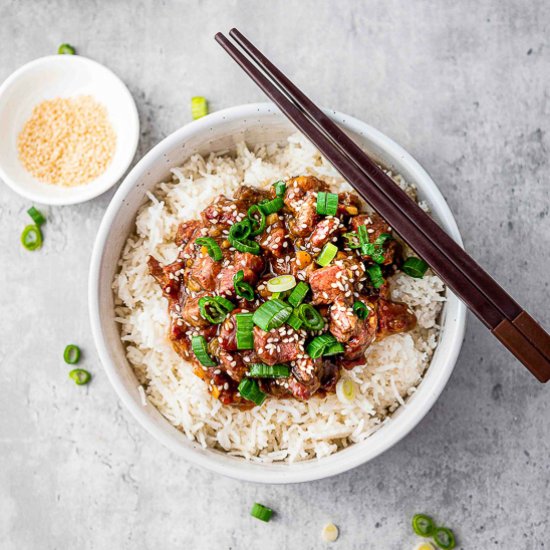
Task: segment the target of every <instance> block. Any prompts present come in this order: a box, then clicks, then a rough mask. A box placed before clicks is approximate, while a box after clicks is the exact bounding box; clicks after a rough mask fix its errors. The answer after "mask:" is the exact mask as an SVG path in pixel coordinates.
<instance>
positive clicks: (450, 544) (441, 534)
mask: <svg viewBox="0 0 550 550" xmlns="http://www.w3.org/2000/svg"><path fill="white" fill-rule="evenodd" d="M433 538H434V542H435V544H436V545H437V546H438V547H439V548H443V550H452V548H454V547H455V546H456V540H455V536H454V533H453V532H452V531H451V530H450V529H447V527H436V529H435V532H434V534H433Z"/></svg>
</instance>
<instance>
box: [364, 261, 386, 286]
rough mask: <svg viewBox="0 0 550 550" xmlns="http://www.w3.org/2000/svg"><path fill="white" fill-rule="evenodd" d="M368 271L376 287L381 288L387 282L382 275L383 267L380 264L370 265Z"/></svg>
mask: <svg viewBox="0 0 550 550" xmlns="http://www.w3.org/2000/svg"><path fill="white" fill-rule="evenodd" d="M367 272H368V274H369V277H370V280H371V283H372V286H374V288H380V287H381V286H382V285H383V284H384V283H385V281H384V276H383V275H382V269H381V268H380V266H379V265H378V264H375V265H371V266H370V267H368V268H367Z"/></svg>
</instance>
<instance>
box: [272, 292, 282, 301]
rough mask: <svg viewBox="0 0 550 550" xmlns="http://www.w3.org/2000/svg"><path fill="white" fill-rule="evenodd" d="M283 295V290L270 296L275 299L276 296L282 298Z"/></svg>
mask: <svg viewBox="0 0 550 550" xmlns="http://www.w3.org/2000/svg"><path fill="white" fill-rule="evenodd" d="M282 295H283V293H282V292H273V293H272V294H271V296H270V297H269V299H270V300H275V298H280V297H281V296H282Z"/></svg>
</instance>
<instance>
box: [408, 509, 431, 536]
mask: <svg viewBox="0 0 550 550" xmlns="http://www.w3.org/2000/svg"><path fill="white" fill-rule="evenodd" d="M412 528H413V531H414V532H415V533H416V534H417V535H420V536H421V537H431V536H432V535H433V534H434V531H435V523H434V520H433V519H432V518H431V517H430V516H426V515H424V514H415V515H414V516H413V518H412Z"/></svg>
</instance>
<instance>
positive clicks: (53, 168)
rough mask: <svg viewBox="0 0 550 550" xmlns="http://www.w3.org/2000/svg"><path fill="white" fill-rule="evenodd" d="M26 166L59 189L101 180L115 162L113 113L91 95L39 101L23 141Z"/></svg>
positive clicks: (21, 155) (20, 140) (20, 148)
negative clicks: (110, 119)
mask: <svg viewBox="0 0 550 550" xmlns="http://www.w3.org/2000/svg"><path fill="white" fill-rule="evenodd" d="M17 149H18V152H19V159H20V160H21V163H22V164H23V166H24V167H25V169H26V170H28V171H29V172H30V173H31V174H32V175H33V176H34V177H35V178H36V179H38V180H40V181H42V182H45V183H50V184H54V185H60V186H65V187H72V186H75V185H83V184H85V183H89V182H90V181H92V180H94V179H96V178H97V177H98V176H100V175H101V174H102V173H103V172H105V170H106V169H107V166H108V165H109V163H110V162H111V160H112V159H113V156H114V153H115V149H116V133H115V131H114V129H113V127H112V126H111V123H110V122H109V119H108V116H107V110H106V109H105V107H104V106H103V105H101V104H100V103H98V102H97V101H96V100H95V99H94V98H93V97H91V96H89V95H81V96H76V97H70V98H60V97H58V98H55V99H48V100H46V101H42V102H41V103H39V104H38V105H37V106H36V107H35V108H34V110H33V112H32V115H31V117H30V118H29V120H27V122H26V123H25V125H24V126H23V129H22V130H21V133H20V134H19V136H18V139H17Z"/></svg>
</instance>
